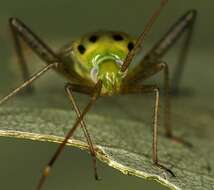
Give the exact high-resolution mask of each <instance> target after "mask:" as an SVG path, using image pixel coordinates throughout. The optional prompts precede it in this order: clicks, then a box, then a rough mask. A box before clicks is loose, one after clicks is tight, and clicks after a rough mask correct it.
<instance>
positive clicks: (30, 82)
mask: <svg viewBox="0 0 214 190" xmlns="http://www.w3.org/2000/svg"><path fill="white" fill-rule="evenodd" d="M57 66H58V63H51V64H48V65H46V66H45V67H43V68H42V69H41V70H40V71H38V72H37V73H35V74H34V75H32V76H31V77H30V78H29V79H27V80H26V81H25V82H24V83H22V84H21V85H20V86H18V87H17V88H15V89H14V90H12V91H11V92H10V93H9V94H8V95H6V96H4V97H3V98H2V99H0V105H1V104H3V103H4V102H6V101H7V100H9V99H10V98H11V97H12V96H14V95H16V94H17V93H18V92H19V91H21V90H22V89H24V88H25V87H27V86H29V85H30V84H32V82H34V81H35V80H36V79H38V78H39V77H41V76H42V75H43V74H44V73H45V72H46V71H48V70H49V69H51V68H54V67H55V68H56V67H57Z"/></svg>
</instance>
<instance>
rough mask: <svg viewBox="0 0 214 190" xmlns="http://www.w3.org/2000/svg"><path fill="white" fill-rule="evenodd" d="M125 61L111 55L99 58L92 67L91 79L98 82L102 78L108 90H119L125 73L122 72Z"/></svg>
mask: <svg viewBox="0 0 214 190" xmlns="http://www.w3.org/2000/svg"><path fill="white" fill-rule="evenodd" d="M122 63H123V61H122V60H119V59H115V58H112V57H111V58H110V57H103V58H100V59H99V60H97V62H96V64H95V65H94V66H93V68H92V69H91V72H90V75H91V79H92V80H93V81H94V82H95V83H96V82H97V81H98V80H102V83H103V86H104V88H105V90H106V91H108V92H113V91H117V89H118V88H119V86H120V84H121V81H122V79H123V78H124V77H125V74H126V73H125V74H124V73H123V72H121V65H122Z"/></svg>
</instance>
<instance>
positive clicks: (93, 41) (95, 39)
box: [89, 35, 98, 43]
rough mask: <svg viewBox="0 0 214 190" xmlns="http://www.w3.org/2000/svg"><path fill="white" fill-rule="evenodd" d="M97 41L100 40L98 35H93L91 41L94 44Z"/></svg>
mask: <svg viewBox="0 0 214 190" xmlns="http://www.w3.org/2000/svg"><path fill="white" fill-rule="evenodd" d="M97 40H98V36H96V35H92V36H90V38H89V41H90V42H92V43H95V42H96V41H97Z"/></svg>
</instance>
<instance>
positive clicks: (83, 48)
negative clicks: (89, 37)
mask: <svg viewBox="0 0 214 190" xmlns="http://www.w3.org/2000/svg"><path fill="white" fill-rule="evenodd" d="M77 48H78V50H79V52H80V53H81V54H83V53H85V50H86V49H85V47H84V46H83V45H81V44H80V45H78V47H77Z"/></svg>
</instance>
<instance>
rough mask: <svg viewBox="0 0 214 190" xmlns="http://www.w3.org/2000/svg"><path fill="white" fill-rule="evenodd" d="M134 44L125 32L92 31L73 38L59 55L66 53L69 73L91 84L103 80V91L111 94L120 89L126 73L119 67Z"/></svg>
mask: <svg viewBox="0 0 214 190" xmlns="http://www.w3.org/2000/svg"><path fill="white" fill-rule="evenodd" d="M133 46H134V40H133V39H132V38H131V37H130V36H129V35H127V34H125V33H122V32H110V31H109V32H95V33H90V34H86V35H84V36H83V37H82V38H79V39H77V40H75V41H73V42H72V43H71V44H69V45H68V46H67V47H66V48H65V49H63V50H62V53H61V54H63V52H66V57H67V60H70V64H72V66H68V65H67V66H66V67H69V69H72V72H73V71H75V73H76V74H78V75H79V76H80V77H82V78H84V79H87V80H88V81H91V82H93V83H96V82H97V81H98V80H102V84H103V89H102V91H103V93H109V94H111V93H115V92H117V91H118V90H119V88H120V85H121V82H122V79H123V77H124V76H125V73H122V72H121V71H120V66H121V64H122V63H123V61H124V60H125V58H126V56H127V54H128V52H129V51H130V50H131V49H132V48H133ZM68 49H69V51H68ZM68 62H69V61H67V64H68Z"/></svg>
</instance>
